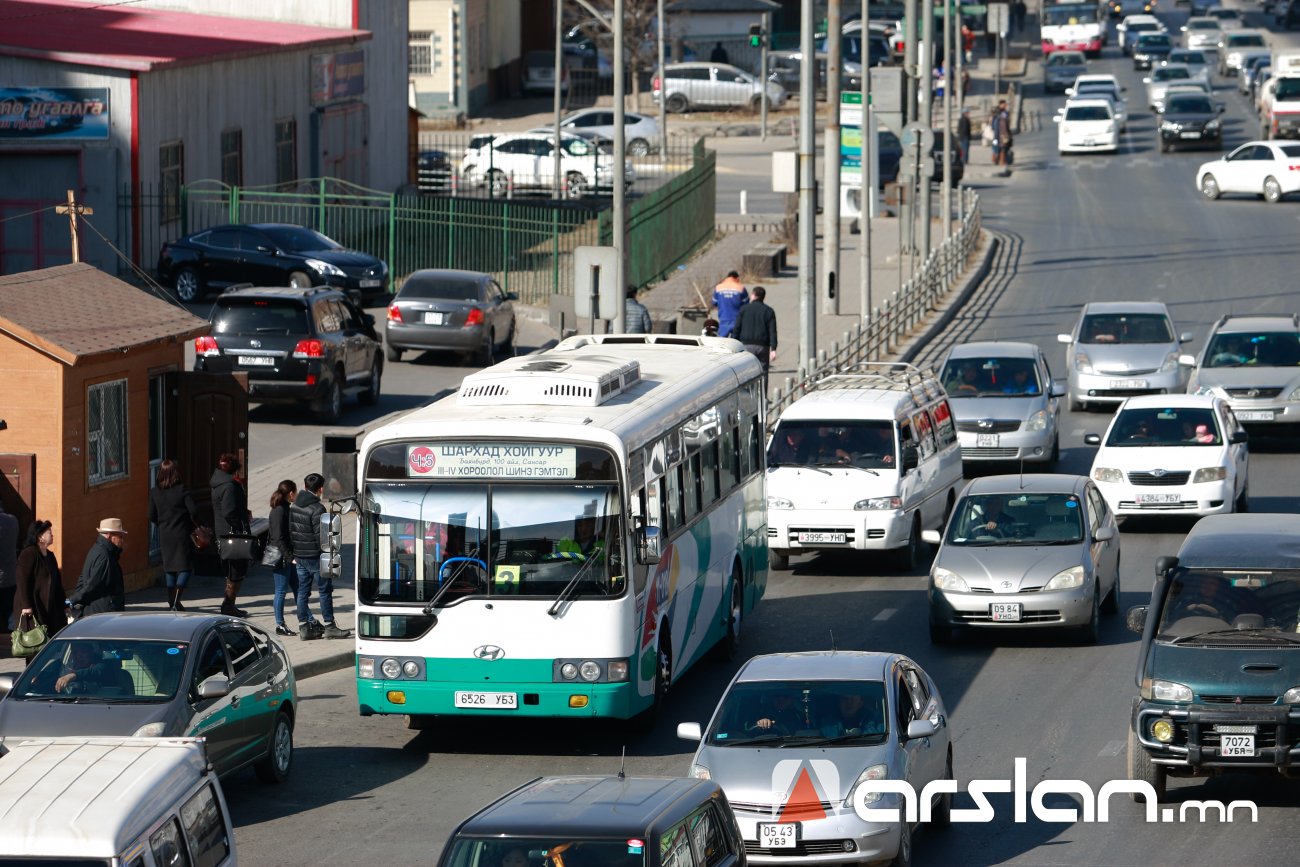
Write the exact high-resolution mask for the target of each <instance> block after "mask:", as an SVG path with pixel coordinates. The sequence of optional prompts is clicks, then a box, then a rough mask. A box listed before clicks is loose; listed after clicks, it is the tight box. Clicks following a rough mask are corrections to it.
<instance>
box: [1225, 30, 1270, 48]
mask: <svg viewBox="0 0 1300 867" xmlns="http://www.w3.org/2000/svg"><path fill="white" fill-rule="evenodd" d="M1263 44H1264V37H1263V36H1260V35H1259V34H1258V33H1242V34H1241V35H1239V36H1229V37H1228V47H1229V48H1255V47H1259V46H1262V45H1263Z"/></svg>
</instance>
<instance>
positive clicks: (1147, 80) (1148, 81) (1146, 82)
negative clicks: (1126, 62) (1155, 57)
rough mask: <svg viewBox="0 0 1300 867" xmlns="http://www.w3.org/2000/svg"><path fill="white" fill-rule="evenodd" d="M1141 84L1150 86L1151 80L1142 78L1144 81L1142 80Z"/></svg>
mask: <svg viewBox="0 0 1300 867" xmlns="http://www.w3.org/2000/svg"><path fill="white" fill-rule="evenodd" d="M1142 83H1143V84H1150V83H1151V79H1150V78H1149V77H1148V78H1144V79H1142Z"/></svg>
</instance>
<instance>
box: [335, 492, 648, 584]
mask: <svg viewBox="0 0 1300 867" xmlns="http://www.w3.org/2000/svg"><path fill="white" fill-rule="evenodd" d="M621 514H622V509H621V508H620V505H619V491H618V487H617V486H616V485H614V484H612V483H610V484H565V483H543V484H538V483H526V482H501V483H489V484H481V483H475V482H470V483H456V482H444V483H433V484H430V483H375V484H371V485H370V486H369V487H368V490H367V496H366V509H365V515H364V516H363V519H362V532H361V538H360V544H361V546H362V548H361V552H360V554H361V557H360V568H359V580H358V587H359V591H360V595H361V597H362V599H363V600H364V601H365V602H366V603H367V604H428V603H429V602H430V601H431V600H433V598H434V596H435V595H438V594H440V595H439V598H438V605H439V606H440V607H445V606H446V605H448V604H452V603H454V602H456V601H457V600H460V599H463V598H466V597H469V596H517V597H518V596H528V597H548V598H554V597H556V596H557V595H559V594H560V593H562V592H565V591H566V588H567V594H569V595H571V596H576V597H610V596H617V595H619V594H621V593H622V592H623V589H624V587H625V584H626V582H625V580H624V567H623V554H622V551H623V548H622V545H623V541H622V540H623V527H622V518H621ZM571 584H572V586H571V587H570V585H571Z"/></svg>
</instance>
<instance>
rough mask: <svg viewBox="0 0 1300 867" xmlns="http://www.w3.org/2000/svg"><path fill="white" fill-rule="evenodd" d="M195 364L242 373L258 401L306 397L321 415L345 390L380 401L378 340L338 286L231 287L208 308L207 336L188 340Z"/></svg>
mask: <svg viewBox="0 0 1300 867" xmlns="http://www.w3.org/2000/svg"><path fill="white" fill-rule="evenodd" d="M194 355H195V358H194V369H195V370H200V371H207V372H210V373H228V372H237V373H246V374H248V393H249V397H250V398H251V399H252V400H254V401H257V402H260V403H290V404H301V403H308V404H310V406H311V409H312V411H313V412H315V413H316V414H317V415H319V416H320V418H321V419H322V420H323V421H326V422H334V421H337V420H338V417H339V416H340V415H341V414H342V412H343V394H344V392H350V391H355V392H356V393H357V398H358V400H360V401H361V403H363V404H366V405H370V404H373V403H375V402H376V401H378V400H379V380H380V377H381V375H382V374H383V369H384V350H383V344H382V343H381V342H380V340H379V335H378V334H377V333H376V332H375V318H374V317H373V316H371V315H370V314H369V313H365V312H362V310H361V309H360V308H359V307H357V306H356V305H355V304H353V303H352V301H351V300H349V299H348V297H347V296H346V295H345V294H344V293H342V292H340V291H339V290H337V289H331V288H329V287H328V286H316V287H311V288H306V289H295V288H292V287H290V288H286V289H280V288H271V289H268V288H250V289H231V290H228V291H226V292H223V293H222V294H221V296H220V297H219V298H217V303H216V304H215V305H214V306H213V308H212V334H211V335H209V336H206V337H199V338H196V339H195V341H194Z"/></svg>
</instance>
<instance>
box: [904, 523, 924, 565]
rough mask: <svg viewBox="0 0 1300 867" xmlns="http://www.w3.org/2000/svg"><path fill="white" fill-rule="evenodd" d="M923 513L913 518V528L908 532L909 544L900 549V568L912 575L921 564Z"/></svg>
mask: <svg viewBox="0 0 1300 867" xmlns="http://www.w3.org/2000/svg"><path fill="white" fill-rule="evenodd" d="M922 544H924V543H922V541H921V515H920V513H919V512H918V513H917V514H916V515H915V516H913V518H912V530H911V532H910V533H909V534H908V537H907V544H905V545H904V546H903V547H902V548H899V549H898V568H899V569H901V570H902V571H903V572H904V573H906V574H908V575H910V574H911V573H912V572H915V571H916V568H917V567H918V566H920V565H921V554H922V552H921V546H922Z"/></svg>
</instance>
